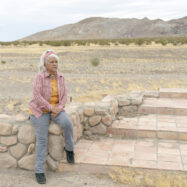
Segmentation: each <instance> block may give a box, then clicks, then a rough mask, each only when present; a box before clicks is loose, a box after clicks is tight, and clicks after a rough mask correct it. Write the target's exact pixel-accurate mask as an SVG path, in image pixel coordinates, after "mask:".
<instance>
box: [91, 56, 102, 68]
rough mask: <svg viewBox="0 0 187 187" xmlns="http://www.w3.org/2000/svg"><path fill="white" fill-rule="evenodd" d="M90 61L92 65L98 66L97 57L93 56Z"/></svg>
mask: <svg viewBox="0 0 187 187" xmlns="http://www.w3.org/2000/svg"><path fill="white" fill-rule="evenodd" d="M90 62H91V64H92V66H98V65H99V63H100V60H99V58H97V57H95V58H92V59H91V61H90Z"/></svg>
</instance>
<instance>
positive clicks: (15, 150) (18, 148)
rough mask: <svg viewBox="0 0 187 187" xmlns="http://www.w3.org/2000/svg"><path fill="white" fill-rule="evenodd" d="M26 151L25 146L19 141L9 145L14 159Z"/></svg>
mask: <svg viewBox="0 0 187 187" xmlns="http://www.w3.org/2000/svg"><path fill="white" fill-rule="evenodd" d="M26 152H27V148H26V146H25V145H23V144H21V143H18V144H16V145H14V146H11V147H10V153H11V155H12V156H13V157H14V158H16V159H20V158H21V157H22V156H23V155H24V154H25V153H26Z"/></svg>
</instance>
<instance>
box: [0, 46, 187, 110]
mask: <svg viewBox="0 0 187 187" xmlns="http://www.w3.org/2000/svg"><path fill="white" fill-rule="evenodd" d="M47 49H54V50H55V51H56V53H57V55H58V56H59V57H60V62H59V67H58V69H59V71H60V72H62V73H63V74H64V76H65V78H66V83H67V88H68V103H67V105H68V104H69V103H70V101H69V100H70V97H72V101H73V102H82V103H84V102H89V101H99V100H100V99H101V98H102V97H104V96H106V95H108V94H111V95H116V94H125V93H127V92H130V91H132V90H157V89H159V88H160V87H168V88H172V87H179V88H186V87H187V45H179V46H173V45H171V44H168V45H166V46H162V45H161V44H151V45H142V46H137V45H134V44H130V45H128V46H127V45H110V46H99V45H90V46H68V47H65V46H60V47H52V46H47V45H44V46H39V45H37V44H33V45H30V46H0V113H7V114H15V113H20V112H23V113H28V102H29V101H30V100H31V99H32V83H33V79H34V76H35V75H36V73H37V72H38V64H39V59H40V56H41V54H42V53H43V52H44V51H45V50H47ZM92 58H98V59H99V65H98V66H93V65H92V64H91V59H92Z"/></svg>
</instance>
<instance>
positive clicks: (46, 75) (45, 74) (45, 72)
mask: <svg viewBox="0 0 187 187" xmlns="http://www.w3.org/2000/svg"><path fill="white" fill-rule="evenodd" d="M49 76H50V73H49V72H48V71H44V77H49ZM57 77H62V74H61V73H59V72H58V71H57Z"/></svg>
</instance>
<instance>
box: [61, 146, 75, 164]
mask: <svg viewBox="0 0 187 187" xmlns="http://www.w3.org/2000/svg"><path fill="white" fill-rule="evenodd" d="M64 150H65V151H66V158H67V161H68V162H69V163H70V164H74V163H75V160H74V152H73V151H68V150H66V149H65V147H64Z"/></svg>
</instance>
